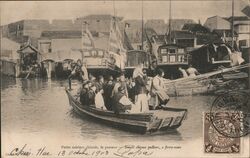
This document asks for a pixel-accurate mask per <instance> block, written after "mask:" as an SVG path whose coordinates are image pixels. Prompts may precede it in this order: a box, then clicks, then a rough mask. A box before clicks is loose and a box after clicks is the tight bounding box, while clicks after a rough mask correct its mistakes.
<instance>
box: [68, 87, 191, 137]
mask: <svg viewBox="0 0 250 158" xmlns="http://www.w3.org/2000/svg"><path fill="white" fill-rule="evenodd" d="M72 91H73V90H68V89H67V90H66V93H67V95H68V98H69V103H70V105H71V106H72V107H73V109H74V111H75V112H76V113H77V114H79V115H80V116H82V115H88V116H90V117H92V118H95V119H97V120H98V121H101V122H105V123H106V124H107V125H110V126H112V127H117V128H119V129H123V130H126V131H132V132H136V133H142V134H145V133H152V132H156V131H173V130H176V129H177V128H178V127H180V126H181V125H182V121H183V120H184V119H185V117H186V115H187V109H177V108H167V107H165V108H163V109H161V110H150V111H149V112H148V113H121V114H115V113H114V112H113V111H107V110H103V109H98V108H95V107H93V106H86V105H82V104H81V103H80V101H79V100H78V99H77V97H75V96H74V95H73V94H72Z"/></svg>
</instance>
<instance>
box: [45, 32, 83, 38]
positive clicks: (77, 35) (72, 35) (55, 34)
mask: <svg viewBox="0 0 250 158" xmlns="http://www.w3.org/2000/svg"><path fill="white" fill-rule="evenodd" d="M81 35H82V32H81V31H74V30H70V31H43V32H42V34H41V38H48V39H59V38H63V39H64V38H81Z"/></svg>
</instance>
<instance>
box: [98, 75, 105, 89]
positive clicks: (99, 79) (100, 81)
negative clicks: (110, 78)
mask: <svg viewBox="0 0 250 158" xmlns="http://www.w3.org/2000/svg"><path fill="white" fill-rule="evenodd" d="M103 85H104V77H103V76H101V75H100V76H99V77H98V82H96V88H97V89H103Z"/></svg>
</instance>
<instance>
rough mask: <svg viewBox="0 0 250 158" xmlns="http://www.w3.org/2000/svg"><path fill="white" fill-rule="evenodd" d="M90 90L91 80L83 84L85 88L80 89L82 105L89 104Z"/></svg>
mask: <svg viewBox="0 0 250 158" xmlns="http://www.w3.org/2000/svg"><path fill="white" fill-rule="evenodd" d="M88 91H89V81H88V82H86V83H84V84H83V88H82V89H81V91H80V102H81V103H82V105H88Z"/></svg>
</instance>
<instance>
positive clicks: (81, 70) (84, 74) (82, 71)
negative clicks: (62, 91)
mask: <svg viewBox="0 0 250 158" xmlns="http://www.w3.org/2000/svg"><path fill="white" fill-rule="evenodd" d="M75 75H78V76H79V77H80V78H81V80H82V81H87V80H88V71H87V69H86V67H85V66H83V65H82V61H81V60H80V59H78V60H77V64H76V65H75V67H74V69H73V70H72V71H71V74H70V75H69V77H68V79H69V89H71V79H72V77H73V76H75Z"/></svg>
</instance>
